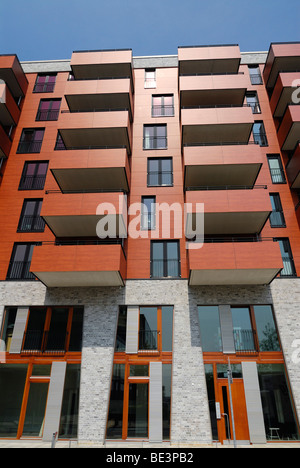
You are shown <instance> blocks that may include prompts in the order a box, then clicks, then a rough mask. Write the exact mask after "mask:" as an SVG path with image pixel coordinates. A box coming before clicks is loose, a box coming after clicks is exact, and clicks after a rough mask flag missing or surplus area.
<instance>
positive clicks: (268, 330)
mask: <svg viewBox="0 0 300 468" xmlns="http://www.w3.org/2000/svg"><path fill="white" fill-rule="evenodd" d="M253 308H254V314H255V323H256V331H257V338H258V342H259V349H260V351H280V344H279V340H278V334H277V329H276V325H275V321H274V317H273V311H272V307H271V306H270V305H257V306H254V307H253Z"/></svg>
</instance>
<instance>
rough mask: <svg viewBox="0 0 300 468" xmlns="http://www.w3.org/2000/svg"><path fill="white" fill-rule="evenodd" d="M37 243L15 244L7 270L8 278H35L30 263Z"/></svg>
mask: <svg viewBox="0 0 300 468" xmlns="http://www.w3.org/2000/svg"><path fill="white" fill-rule="evenodd" d="M35 245H36V244H15V245H14V247H13V251H12V256H11V260H10V264H9V268H8V272H7V277H6V279H7V280H34V279H35V276H34V275H33V274H32V273H30V271H29V269H30V263H31V258H32V254H33V249H34V246H35Z"/></svg>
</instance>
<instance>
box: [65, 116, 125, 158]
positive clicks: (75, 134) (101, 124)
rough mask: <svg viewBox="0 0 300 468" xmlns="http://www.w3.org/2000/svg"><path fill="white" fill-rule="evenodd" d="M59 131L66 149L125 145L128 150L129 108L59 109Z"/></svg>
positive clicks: (121, 146) (105, 147)
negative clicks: (98, 109)
mask: <svg viewBox="0 0 300 468" xmlns="http://www.w3.org/2000/svg"><path fill="white" fill-rule="evenodd" d="M59 132H60V135H61V138H62V140H63V143H64V146H65V148H66V149H107V148H126V149H127V153H128V154H130V153H131V125H130V116H129V111H128V110H123V111H119V110H115V111H111V112H109V111H108V112H62V113H61V114H60V128H59Z"/></svg>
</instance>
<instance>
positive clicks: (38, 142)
mask: <svg viewBox="0 0 300 468" xmlns="http://www.w3.org/2000/svg"><path fill="white" fill-rule="evenodd" d="M44 132H45V129H44V128H35V129H24V130H23V132H22V135H21V139H20V142H19V146H18V149H17V153H39V152H40V151H41V147H42V142H43V137H44Z"/></svg>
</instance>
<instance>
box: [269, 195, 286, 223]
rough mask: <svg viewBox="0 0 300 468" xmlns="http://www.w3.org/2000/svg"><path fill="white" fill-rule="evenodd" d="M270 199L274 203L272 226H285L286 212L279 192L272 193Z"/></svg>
mask: <svg viewBox="0 0 300 468" xmlns="http://www.w3.org/2000/svg"><path fill="white" fill-rule="evenodd" d="M270 200H271V204H272V213H271V215H270V225H271V227H273V228H274V227H285V220H284V214H283V210H282V205H281V201H280V195H279V193H270Z"/></svg>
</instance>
